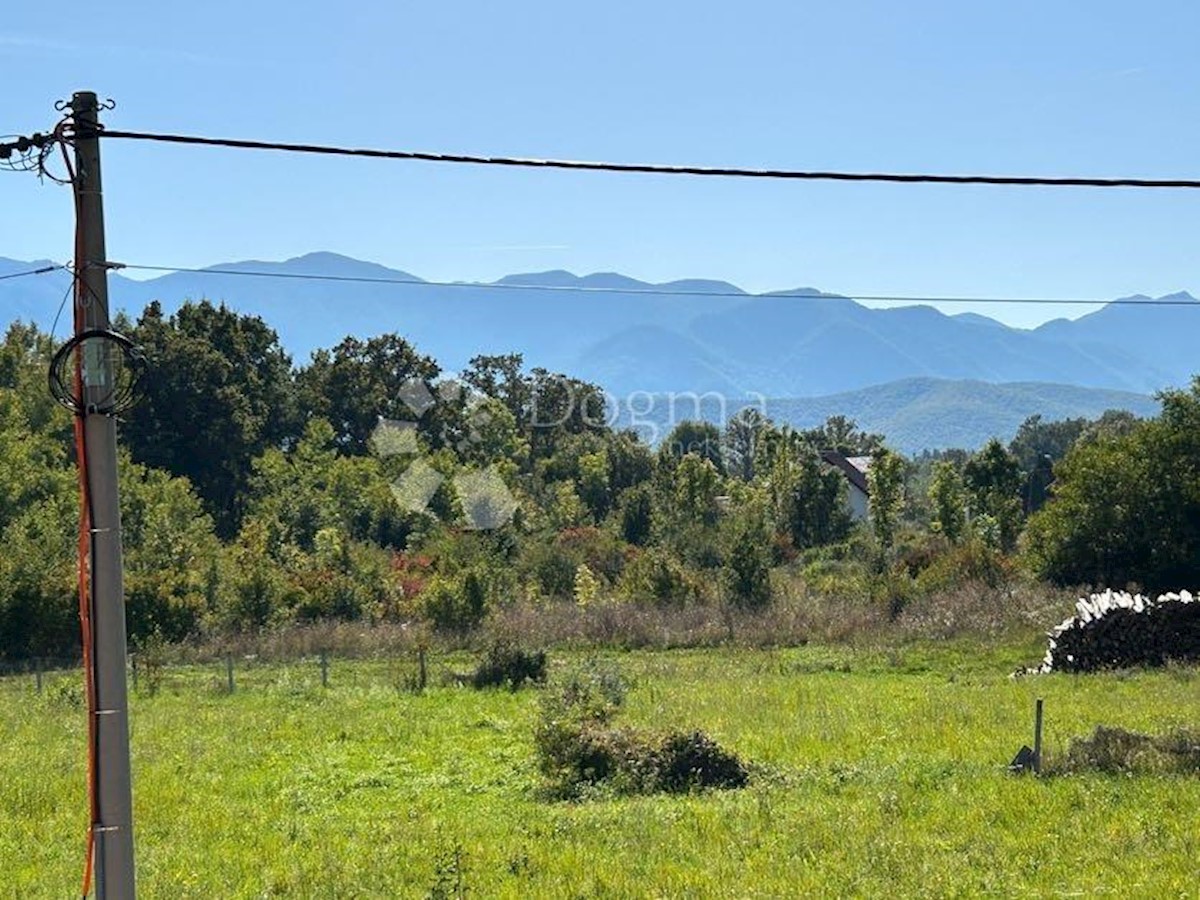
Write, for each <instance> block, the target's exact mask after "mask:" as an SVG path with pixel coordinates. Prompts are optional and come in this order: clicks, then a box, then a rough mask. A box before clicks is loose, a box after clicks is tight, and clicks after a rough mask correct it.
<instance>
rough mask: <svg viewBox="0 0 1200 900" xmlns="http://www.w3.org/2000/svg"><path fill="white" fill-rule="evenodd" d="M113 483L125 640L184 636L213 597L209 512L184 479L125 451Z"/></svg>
mask: <svg viewBox="0 0 1200 900" xmlns="http://www.w3.org/2000/svg"><path fill="white" fill-rule="evenodd" d="M120 490H121V533H122V538H123V541H124V545H125V557H124V563H125V610H126V612H125V615H126V625H127V630H128V633H129V639H130V642H131V643H133V644H134V645H135V646H136V645H138V644H139V643H140V642H142V641H144V640H145V639H147V638H150V637H151V636H152V635H153V636H156V637H158V638H160V639H162V640H166V641H171V642H176V641H182V640H184V639H185V638H188V637H191V636H193V635H194V634H196V632H197V631H198V630H199V629H200V627H201V625H202V623H203V621H204V619H205V617H206V616H207V615H208V614H210V613H212V612H214V611H215V610H216V608H217V604H218V591H219V588H220V575H219V560H220V552H221V547H220V543H219V542H218V541H217V538H216V535H215V533H214V531H213V521H212V517H211V516H209V515H208V514H207V513H206V512H205V511H204V507H203V504H202V503H201V502H200V498H199V497H197V496H196V493H195V491H194V490H193V489H192V486H191V484H189V483H188V481H187V480H186V479H183V478H175V477H172V476H171V475H169V474H168V473H166V472H163V471H161V470H159V469H149V468H147V467H145V466H142V465H139V464H137V463H135V462H132V461H131V460H129V459H127V458H126V459H123V460H122V464H121V469H120Z"/></svg>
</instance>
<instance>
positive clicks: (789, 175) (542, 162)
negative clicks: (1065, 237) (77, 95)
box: [77, 129, 1200, 189]
mask: <svg viewBox="0 0 1200 900" xmlns="http://www.w3.org/2000/svg"><path fill="white" fill-rule="evenodd" d="M78 133H80V132H77V134H78ZM98 134H99V136H100V137H102V138H118V139H125V140H134V141H157V142H160V143H167V144H191V145H196V146H203V147H227V148H232V149H236V150H278V151H283V152H287V153H312V154H320V155H324V156H359V157H369V158H372V159H402V160H417V161H422V162H440V163H460V164H467V165H478V166H509V167H520V168H533V169H574V170H586V171H593V172H626V173H640V174H650V175H696V176H703V177H720V178H771V179H790V180H798V181H873V182H892V183H900V184H987V185H1007V186H1023V187H1030V186H1041V187H1098V188H1118V187H1132V188H1176V189H1178V188H1193V189H1194V188H1200V180H1197V179H1189V178H1080V177H1056V176H1038V175H925V174H903V173H895V172H829V171H803V170H798V169H747V168H734V167H714V166H689V165H663V164H656V163H615V162H595V161H587V160H567V159H534V158H527V157H516V156H479V155H473V154H463V153H428V152H423V151H417V150H374V149H366V148H355V147H336V146H329V145H322V144H292V143H281V142H277V141H258V140H241V139H237V138H214V137H200V136H197V135H187V134H160V133H155V132H147V131H120V130H109V129H105V130H102V131H100V132H98Z"/></svg>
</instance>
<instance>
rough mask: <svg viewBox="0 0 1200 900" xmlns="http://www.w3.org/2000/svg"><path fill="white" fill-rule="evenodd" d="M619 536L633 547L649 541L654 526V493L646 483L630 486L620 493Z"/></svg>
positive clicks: (642, 545) (641, 545)
mask: <svg viewBox="0 0 1200 900" xmlns="http://www.w3.org/2000/svg"><path fill="white" fill-rule="evenodd" d="M620 526H621V537H622V538H623V539H624V540H625V541H627V542H628V543H630V544H633V545H634V546H635V547H644V546H645V545H646V544H648V543H649V542H650V536H651V534H652V533H653V528H654V493H653V491H652V490H651V488H650V485H648V484H639V485H636V486H634V487H631V488H630V489H629V490H627V491H625V493H624V494H622V495H621V521H620Z"/></svg>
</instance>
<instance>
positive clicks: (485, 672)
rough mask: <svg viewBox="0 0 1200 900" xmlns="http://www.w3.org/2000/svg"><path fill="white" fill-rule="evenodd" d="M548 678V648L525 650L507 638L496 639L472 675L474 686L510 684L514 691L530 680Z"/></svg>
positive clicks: (472, 684) (538, 681)
mask: <svg viewBox="0 0 1200 900" xmlns="http://www.w3.org/2000/svg"><path fill="white" fill-rule="evenodd" d="M545 680H546V653H545V651H543V650H523V649H522V648H521V647H518V646H517V645H516V644H513V643H510V642H508V641H496V642H495V643H493V644H492V646H491V647H490V648H488V652H487V654H486V655H485V656H484V658H483V659H482V660H481V661H480V663H479V665H478V667H476V669H475V672H474V673H473V674H472V675H471V686H472V687H476V688H487V687H500V686H501V685H505V684H507V685H508V686H509V688H510V689H511V690H514V691H515V690H517V688H519V687H521V686H522V685H523V684H525V682H527V681H530V682H536V683H540V682H543V681H545Z"/></svg>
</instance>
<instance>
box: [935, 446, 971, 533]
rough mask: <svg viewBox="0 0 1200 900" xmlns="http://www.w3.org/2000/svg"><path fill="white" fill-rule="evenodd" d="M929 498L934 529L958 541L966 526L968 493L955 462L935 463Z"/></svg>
mask: <svg viewBox="0 0 1200 900" xmlns="http://www.w3.org/2000/svg"><path fill="white" fill-rule="evenodd" d="M929 500H930V502H931V503H932V505H933V527H934V530H936V531H938V532H940V533H941V534H944V535H945V536H946V539H947V540H948V541H950V542H951V543H957V542H958V541H959V540H961V539H962V537H963V531H964V529H965V527H966V505H967V495H966V491H965V488H964V485H963V480H962V475H961V473H960V472H959V470H958V467H957V466H955V465H954V464H953V463H951V462H947V461H940V462H936V463H934V466H933V479H932V481H931V482H930V484H929Z"/></svg>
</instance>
